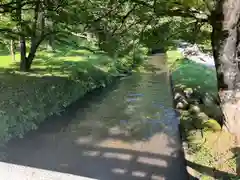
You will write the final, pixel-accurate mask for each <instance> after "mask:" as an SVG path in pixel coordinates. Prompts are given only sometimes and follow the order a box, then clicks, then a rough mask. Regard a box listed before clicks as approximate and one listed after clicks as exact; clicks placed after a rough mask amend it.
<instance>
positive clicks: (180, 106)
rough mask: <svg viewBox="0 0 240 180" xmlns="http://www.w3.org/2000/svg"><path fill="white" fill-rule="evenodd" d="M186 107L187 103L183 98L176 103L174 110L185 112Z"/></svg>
mask: <svg viewBox="0 0 240 180" xmlns="http://www.w3.org/2000/svg"><path fill="white" fill-rule="evenodd" d="M188 106H189V104H188V102H187V101H186V100H185V99H184V98H182V99H180V100H179V101H178V103H177V105H176V108H177V109H182V110H185V109H187V108H188Z"/></svg>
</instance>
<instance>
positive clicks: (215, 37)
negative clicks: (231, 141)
mask: <svg viewBox="0 0 240 180" xmlns="http://www.w3.org/2000/svg"><path fill="white" fill-rule="evenodd" d="M211 24H212V27H213V32H212V48H213V55H214V59H215V64H216V70H217V78H218V88H219V97H220V101H221V108H222V111H223V114H224V128H225V129H226V130H228V131H229V132H230V133H233V134H234V135H235V136H236V143H237V145H240V130H239V129H240V108H239V107H240V69H239V67H240V65H239V53H240V52H239V45H240V44H239V43H240V41H239V40H240V39H239V37H240V1H239V0H220V1H218V5H217V7H216V10H215V12H214V13H213V14H212V19H211ZM239 165H240V163H238V162H237V173H238V174H240V166H239Z"/></svg>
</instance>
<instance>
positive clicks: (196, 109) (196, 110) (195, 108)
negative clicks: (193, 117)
mask: <svg viewBox="0 0 240 180" xmlns="http://www.w3.org/2000/svg"><path fill="white" fill-rule="evenodd" d="M189 111H190V112H191V113H195V114H197V113H200V112H201V108H200V107H199V106H197V105H190V108H189Z"/></svg>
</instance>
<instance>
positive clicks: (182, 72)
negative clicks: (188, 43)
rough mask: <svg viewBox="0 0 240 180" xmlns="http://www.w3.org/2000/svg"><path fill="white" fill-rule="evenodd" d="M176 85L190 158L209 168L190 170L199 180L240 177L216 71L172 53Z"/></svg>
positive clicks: (183, 134)
mask: <svg viewBox="0 0 240 180" xmlns="http://www.w3.org/2000/svg"><path fill="white" fill-rule="evenodd" d="M168 57H169V58H168V59H169V61H168V62H169V66H170V69H171V72H172V73H171V76H172V81H173V85H174V90H173V91H174V101H175V107H176V109H177V110H178V112H179V113H180V123H181V124H180V127H181V135H182V140H183V145H184V151H185V156H186V159H187V160H189V161H191V162H195V163H197V164H199V165H202V166H205V167H209V168H210V169H209V170H206V168H205V169H204V168H202V169H195V170H194V169H191V168H190V167H188V168H189V171H190V173H191V174H192V175H194V176H195V177H198V178H199V179H212V178H217V177H221V176H223V174H222V173H221V172H225V173H226V174H225V175H224V176H225V178H230V177H231V176H232V177H234V176H235V175H236V156H235V151H234V147H235V139H234V136H233V135H231V134H230V133H227V132H223V131H222V126H221V124H219V122H220V121H221V118H222V114H221V110H220V107H219V102H217V101H216V100H217V97H218V94H217V79H216V72H215V69H212V68H209V67H206V66H205V65H201V64H197V63H195V62H193V61H191V60H189V59H186V58H183V57H182V55H181V53H180V52H179V51H177V50H172V51H168Z"/></svg>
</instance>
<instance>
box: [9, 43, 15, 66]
mask: <svg viewBox="0 0 240 180" xmlns="http://www.w3.org/2000/svg"><path fill="white" fill-rule="evenodd" d="M15 49H16V48H15V43H14V41H13V40H11V42H10V51H11V56H12V61H13V62H15Z"/></svg>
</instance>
